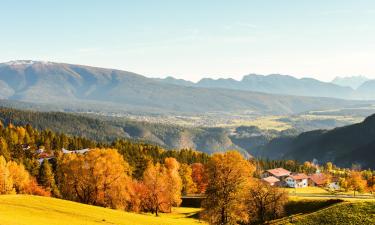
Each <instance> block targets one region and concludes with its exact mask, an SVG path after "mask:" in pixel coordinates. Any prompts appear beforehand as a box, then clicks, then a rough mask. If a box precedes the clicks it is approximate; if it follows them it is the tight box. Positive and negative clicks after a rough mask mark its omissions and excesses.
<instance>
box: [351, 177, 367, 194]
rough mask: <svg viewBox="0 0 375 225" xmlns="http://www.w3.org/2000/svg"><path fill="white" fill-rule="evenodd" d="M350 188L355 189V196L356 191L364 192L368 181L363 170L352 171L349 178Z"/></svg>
mask: <svg viewBox="0 0 375 225" xmlns="http://www.w3.org/2000/svg"><path fill="white" fill-rule="evenodd" d="M348 184H349V188H350V189H351V190H353V192H354V196H355V193H356V192H359V193H362V192H363V191H364V190H365V189H366V186H367V182H366V180H365V179H363V177H362V174H361V172H357V171H352V172H351V173H350V176H349V179H348Z"/></svg>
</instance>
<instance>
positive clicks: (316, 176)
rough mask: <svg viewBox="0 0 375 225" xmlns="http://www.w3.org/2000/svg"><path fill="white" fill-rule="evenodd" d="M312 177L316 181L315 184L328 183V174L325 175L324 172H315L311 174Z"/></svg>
mask: <svg viewBox="0 0 375 225" xmlns="http://www.w3.org/2000/svg"><path fill="white" fill-rule="evenodd" d="M310 179H311V180H312V181H313V182H314V183H315V184H318V185H323V184H325V183H326V181H327V178H326V176H324V174H322V173H316V174H313V175H311V176H310Z"/></svg>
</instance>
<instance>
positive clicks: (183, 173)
mask: <svg viewBox="0 0 375 225" xmlns="http://www.w3.org/2000/svg"><path fill="white" fill-rule="evenodd" d="M178 172H179V174H180V177H181V181H182V191H181V193H182V194H183V195H187V194H193V193H195V192H196V191H197V187H196V184H195V183H194V181H193V178H192V174H193V170H192V169H191V167H190V166H189V165H188V164H185V163H182V164H180V169H179V170H178Z"/></svg>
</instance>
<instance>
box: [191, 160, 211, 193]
mask: <svg viewBox="0 0 375 225" xmlns="http://www.w3.org/2000/svg"><path fill="white" fill-rule="evenodd" d="M191 169H192V175H191V177H192V179H193V182H194V183H195V185H196V188H197V193H198V194H202V193H204V192H205V191H206V188H207V185H208V178H207V174H206V171H205V168H204V165H203V164H202V163H193V164H191Z"/></svg>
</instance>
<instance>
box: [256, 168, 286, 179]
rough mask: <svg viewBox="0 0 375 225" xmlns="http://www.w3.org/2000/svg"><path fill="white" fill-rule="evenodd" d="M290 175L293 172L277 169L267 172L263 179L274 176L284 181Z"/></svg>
mask: <svg viewBox="0 0 375 225" xmlns="http://www.w3.org/2000/svg"><path fill="white" fill-rule="evenodd" d="M290 174H291V172H290V171H289V170H286V169H284V168H276V169H270V170H266V172H265V173H264V174H263V178H266V177H270V176H273V177H276V178H277V179H279V181H284V180H285V179H286V178H287V177H288V176H289V175H290Z"/></svg>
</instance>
